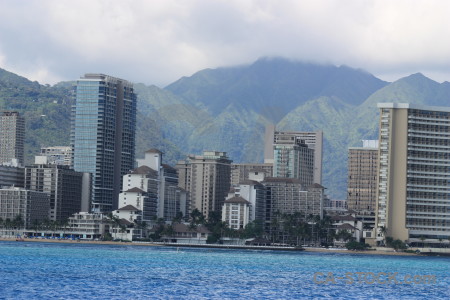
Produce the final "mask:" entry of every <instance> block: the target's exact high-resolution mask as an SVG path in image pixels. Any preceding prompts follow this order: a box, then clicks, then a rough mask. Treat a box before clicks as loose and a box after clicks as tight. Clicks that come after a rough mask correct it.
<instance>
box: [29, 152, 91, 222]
mask: <svg viewBox="0 0 450 300" xmlns="http://www.w3.org/2000/svg"><path fill="white" fill-rule="evenodd" d="M46 158H47V157H45V156H37V157H36V163H35V164H34V165H30V166H27V167H26V168H25V188H26V189H28V190H31V191H38V192H44V193H47V194H49V195H50V209H49V211H48V218H49V219H50V220H53V221H66V220H68V218H69V217H71V216H72V215H73V214H74V213H77V212H80V211H81V206H82V202H83V194H84V192H83V190H84V189H89V186H83V173H81V172H75V171H74V170H72V169H70V168H69V166H63V165H55V164H48V163H47V160H46Z"/></svg>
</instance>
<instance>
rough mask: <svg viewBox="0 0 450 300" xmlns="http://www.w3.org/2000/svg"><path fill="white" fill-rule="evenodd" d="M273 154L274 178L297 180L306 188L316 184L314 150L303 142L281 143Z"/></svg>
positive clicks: (276, 145)
mask: <svg viewBox="0 0 450 300" xmlns="http://www.w3.org/2000/svg"><path fill="white" fill-rule="evenodd" d="M273 152H274V162H273V177H282V178H297V179H299V180H300V181H301V182H302V184H304V185H306V186H309V185H311V184H313V183H314V149H311V148H308V146H307V145H306V144H305V143H303V141H302V140H296V141H292V143H291V141H283V142H281V141H280V142H278V143H277V144H275V145H274V149H273Z"/></svg>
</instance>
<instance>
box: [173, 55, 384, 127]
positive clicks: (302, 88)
mask: <svg viewBox="0 0 450 300" xmlns="http://www.w3.org/2000/svg"><path fill="white" fill-rule="evenodd" d="M386 84H387V83H386V82H384V81H382V80H380V79H378V78H376V77H374V76H373V75H371V74H369V73H367V72H364V71H361V70H355V69H351V68H349V67H345V66H343V67H336V66H332V65H316V64H310V63H302V62H292V61H289V60H286V59H281V58H272V59H268V58H265V59H260V60H258V61H256V62H255V63H253V64H251V65H248V66H239V67H231V68H219V69H215V70H211V69H208V70H203V71H200V72H197V73H196V74H194V75H193V76H191V77H183V78H181V79H180V80H178V81H176V82H174V83H172V84H170V85H169V86H167V87H166V88H165V89H166V90H169V91H171V92H172V93H174V94H176V95H178V96H179V97H180V98H182V99H184V100H185V101H186V103H190V104H193V105H197V106H198V107H205V108H207V109H208V111H210V112H211V113H212V114H213V115H218V114H220V113H221V112H222V111H223V110H224V109H226V108H227V107H228V105H229V104H235V105H240V106H241V107H242V108H244V109H247V110H252V111H255V112H257V113H259V114H262V115H263V116H265V117H267V118H268V119H270V120H272V121H276V122H278V121H279V120H280V119H281V118H282V117H284V116H285V115H286V114H287V113H288V112H289V111H291V110H292V109H295V108H296V107H297V106H298V105H300V104H302V103H305V102H306V101H308V100H311V99H315V98H317V97H320V96H327V97H337V98H340V99H341V100H343V101H345V102H346V103H348V104H351V105H358V104H360V103H362V102H363V101H364V100H365V99H366V98H367V97H368V96H369V95H370V94H372V93H373V92H375V91H376V90H378V89H380V88H381V87H383V86H385V85H386Z"/></svg>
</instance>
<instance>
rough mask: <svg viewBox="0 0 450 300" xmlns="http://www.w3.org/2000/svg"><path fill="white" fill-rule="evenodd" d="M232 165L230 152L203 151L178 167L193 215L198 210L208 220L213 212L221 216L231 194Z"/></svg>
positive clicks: (180, 180)
mask: <svg viewBox="0 0 450 300" xmlns="http://www.w3.org/2000/svg"><path fill="white" fill-rule="evenodd" d="M231 162H232V161H231V160H230V159H229V158H228V156H227V154H226V152H219V151H203V155H188V156H187V158H186V159H185V160H184V161H179V162H178V163H177V165H176V166H175V168H176V169H177V170H178V176H179V180H178V186H179V187H181V188H182V189H184V190H186V191H187V192H189V193H190V201H191V207H190V209H189V213H190V212H192V210H194V209H198V210H199V211H200V212H201V213H203V215H204V216H205V217H206V218H208V217H209V213H210V212H211V211H218V212H221V210H222V206H223V203H224V201H225V197H226V196H227V194H228V192H229V191H230V175H231Z"/></svg>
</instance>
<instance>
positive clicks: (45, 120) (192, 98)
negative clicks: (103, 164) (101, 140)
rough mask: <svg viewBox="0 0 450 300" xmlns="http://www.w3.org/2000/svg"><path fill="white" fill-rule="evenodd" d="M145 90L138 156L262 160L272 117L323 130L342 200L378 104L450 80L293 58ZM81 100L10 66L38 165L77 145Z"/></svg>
mask: <svg viewBox="0 0 450 300" xmlns="http://www.w3.org/2000/svg"><path fill="white" fill-rule="evenodd" d="M302 68H303V69H302ZM307 89H308V90H307ZM135 90H136V92H137V93H138V115H137V131H136V141H137V142H136V156H137V157H142V156H143V153H144V151H145V150H148V149H150V148H159V149H160V150H162V151H163V152H164V160H165V162H166V163H169V164H174V163H175V162H176V161H177V160H179V159H182V158H184V156H185V155H186V154H189V153H193V154H199V153H201V152H202V151H203V150H220V151H226V152H227V153H228V155H229V157H230V158H231V159H232V160H234V161H235V162H255V163H256V162H262V160H263V151H264V150H263V149H264V140H263V139H264V128H265V126H266V125H267V124H269V123H275V124H276V125H277V128H278V129H281V130H292V131H311V130H323V132H324V161H323V172H324V176H323V183H322V184H323V185H324V186H325V187H326V188H327V192H328V194H329V195H330V196H331V198H334V199H345V197H346V196H345V195H346V180H347V177H346V173H347V170H346V169H347V166H346V163H347V162H346V161H347V151H348V150H347V149H348V147H353V146H360V145H361V139H376V138H377V135H378V108H377V107H376V104H377V103H379V102H410V103H414V104H422V105H436V106H446V105H448V103H449V101H448V100H449V99H450V83H449V82H444V83H437V82H435V81H433V80H431V79H429V78H427V77H426V76H424V75H423V74H420V73H416V74H411V75H410V76H407V77H404V78H401V79H399V80H396V81H394V82H392V83H388V82H385V81H382V80H380V79H378V78H376V77H375V76H373V75H372V74H370V73H368V72H366V71H364V70H358V69H352V68H350V67H347V66H340V67H336V66H332V65H331V66H330V65H325V66H323V65H314V64H310V63H302V62H293V61H289V60H284V59H263V60H258V61H256V62H255V63H253V64H249V65H241V66H237V67H228V68H218V69H206V70H201V71H199V72H197V73H195V74H194V75H192V76H190V77H183V78H180V79H179V80H177V81H175V82H174V83H172V84H169V85H168V86H166V87H165V88H159V87H157V86H152V85H150V86H148V85H145V84H140V83H137V84H135ZM216 93H217V95H216ZM73 104H74V82H73V81H71V82H61V83H58V84H56V85H54V86H48V85H40V84H39V83H37V82H32V81H29V80H28V79H26V78H24V77H21V76H18V75H15V74H13V73H11V72H8V71H6V70H1V69H0V110H1V109H14V110H18V111H20V112H22V113H24V116H25V118H26V129H27V133H26V153H27V157H28V159H27V161H28V163H30V162H31V161H32V155H37V154H38V151H39V147H40V146H57V145H69V142H70V141H69V133H70V108H71V105H73Z"/></svg>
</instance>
